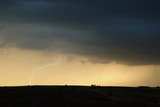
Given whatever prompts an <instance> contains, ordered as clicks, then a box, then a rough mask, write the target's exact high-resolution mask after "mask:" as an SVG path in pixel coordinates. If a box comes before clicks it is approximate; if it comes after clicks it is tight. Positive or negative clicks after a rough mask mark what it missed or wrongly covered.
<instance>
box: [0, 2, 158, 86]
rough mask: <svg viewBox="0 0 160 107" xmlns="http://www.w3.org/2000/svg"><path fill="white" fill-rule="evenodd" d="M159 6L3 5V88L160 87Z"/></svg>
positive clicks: (0, 38) (0, 8)
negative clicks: (72, 86)
mask: <svg viewBox="0 0 160 107" xmlns="http://www.w3.org/2000/svg"><path fill="white" fill-rule="evenodd" d="M159 4H160V1H159V0H1V1H0V85H27V84H28V82H29V80H30V78H31V76H32V72H33V71H34V70H35V69H37V68H39V67H43V66H46V65H50V64H53V63H55V62H56V61H57V60H58V59H59V57H60V56H61V61H60V63H59V64H58V65H56V66H50V67H48V68H46V69H41V70H39V71H37V72H36V75H35V77H34V78H33V80H32V84H45V85H47V84H50V85H64V84H68V85H69V84H70V85H73V84H76V85H91V84H98V85H127V86H128V85H129V86H138V85H151V86H157V85H160V66H159V65H160V6H159Z"/></svg>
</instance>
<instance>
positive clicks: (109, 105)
mask: <svg viewBox="0 0 160 107" xmlns="http://www.w3.org/2000/svg"><path fill="white" fill-rule="evenodd" d="M64 106H65V107H66V106H67V107H85V106H87V107H160V88H158V87H157V88H145V87H141V88H133V87H87V86H24V87H1V88H0V107H64Z"/></svg>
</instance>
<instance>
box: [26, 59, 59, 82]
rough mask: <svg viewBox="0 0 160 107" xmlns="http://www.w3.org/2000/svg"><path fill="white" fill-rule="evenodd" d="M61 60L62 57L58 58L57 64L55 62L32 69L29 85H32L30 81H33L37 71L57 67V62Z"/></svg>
mask: <svg viewBox="0 0 160 107" xmlns="http://www.w3.org/2000/svg"><path fill="white" fill-rule="evenodd" d="M61 59H62V56H59V59H58V60H57V62H56V63H52V64H49V65H46V66H42V67H39V68H36V69H34V70H33V72H32V76H31V78H30V80H29V85H31V84H32V80H33V79H34V77H35V74H36V72H38V71H39V70H42V69H45V68H48V67H50V66H55V65H58V64H59V62H60V61H61Z"/></svg>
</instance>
